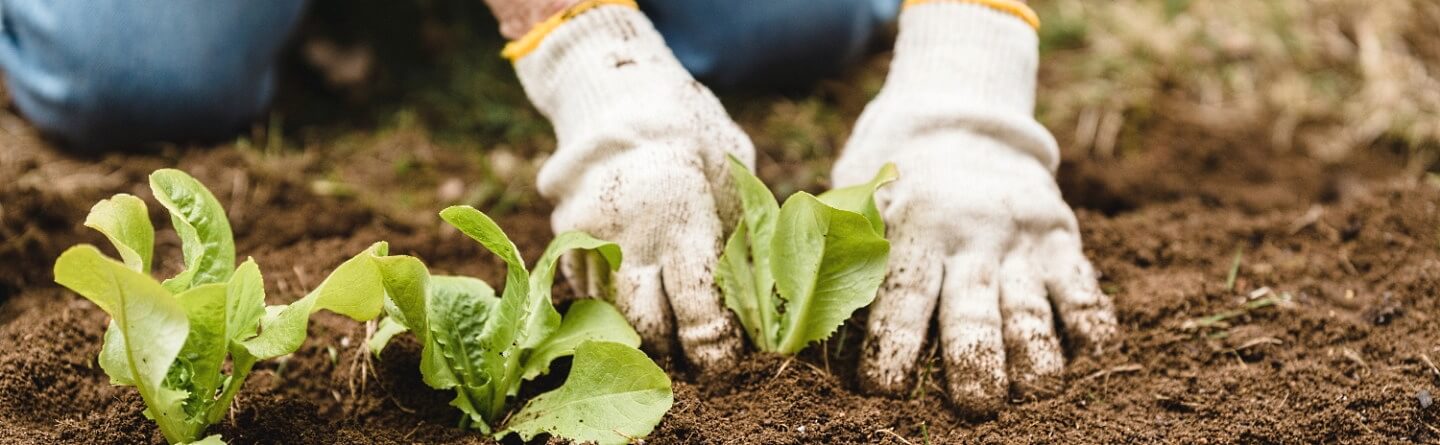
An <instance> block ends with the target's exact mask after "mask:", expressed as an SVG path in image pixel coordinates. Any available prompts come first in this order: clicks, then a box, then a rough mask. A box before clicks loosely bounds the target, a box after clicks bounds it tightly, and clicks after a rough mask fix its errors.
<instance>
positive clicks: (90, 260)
mask: <svg viewBox="0 0 1440 445" xmlns="http://www.w3.org/2000/svg"><path fill="white" fill-rule="evenodd" d="M55 282H56V283H59V284H60V285H62V286H65V287H67V288H70V290H73V291H75V293H78V294H80V295H81V296H83V297H85V298H86V299H88V300H90V301H91V302H93V303H95V305H96V306H99V307H100V309H101V310H104V311H105V312H106V313H108V314H110V317H111V318H112V319H113V320H114V326H115V332H116V333H118V335H116V338H119V339H121V340H122V341H123V344H119V345H116V344H112V345H109V346H108V348H110V349H111V350H112V353H116V354H120V355H123V356H124V367H125V368H127V369H128V372H127V373H126V374H128V375H127V376H126V377H127V378H126V380H128V381H129V382H130V383H132V384H134V385H135V388H136V389H137V390H139V392H140V397H141V398H142V399H144V400H145V406H146V414H147V416H149V417H150V418H152V419H154V420H155V422H156V423H157V424H158V425H159V426H160V431H161V432H162V433H163V434H164V435H165V438H166V440H169V441H170V442H172V443H178V442H184V441H187V440H191V439H193V438H194V437H193V434H194V433H195V431H193V430H194V428H193V427H191V426H190V425H187V424H186V423H185V421H186V419H187V417H188V416H187V415H186V413H185V411H184V409H183V407H182V403H183V401H184V398H185V393H184V392H181V391H176V390H173V389H169V388H165V387H164V386H163V382H164V381H165V377H166V375H167V374H168V372H169V369H170V365H171V363H173V362H174V361H175V358H176V357H177V356H178V355H179V353H180V350H181V348H182V347H183V346H184V345H185V338H186V335H187V333H188V331H189V329H190V323H189V322H188V321H187V320H186V317H185V309H184V308H183V307H182V306H181V304H180V302H179V301H178V300H177V299H176V298H175V297H174V296H172V295H171V293H170V292H169V291H168V290H166V289H165V288H164V287H163V286H161V285H160V283H157V282H155V280H154V279H153V278H150V277H149V276H148V275H145V274H144V273H141V272H138V271H136V270H134V269H131V268H129V267H128V266H126V265H124V264H122V263H120V262H118V261H115V260H112V259H109V258H106V257H105V256H104V255H103V254H101V253H100V250H99V249H96V248H95V246H91V245H80V246H75V247H71V248H70V249H68V250H66V251H65V252H64V253H62V254H60V258H59V259H57V260H56V261H55Z"/></svg>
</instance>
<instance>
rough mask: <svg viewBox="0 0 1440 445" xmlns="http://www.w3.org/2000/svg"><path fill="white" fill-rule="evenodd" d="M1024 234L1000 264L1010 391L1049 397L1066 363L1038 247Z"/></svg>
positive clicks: (1001, 298)
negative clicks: (1040, 263) (1057, 334)
mask: <svg viewBox="0 0 1440 445" xmlns="http://www.w3.org/2000/svg"><path fill="white" fill-rule="evenodd" d="M1027 238H1028V236H1026V235H1021V239H1020V240H1019V241H1020V243H1019V245H1018V246H1016V248H1015V249H1013V250H1011V251H1010V253H1009V254H1008V255H1006V256H1005V259H1004V260H1003V261H1002V262H1001V263H1000V277H999V279H1000V323H1001V326H1003V331H1002V332H1003V333H1004V334H1003V335H1004V338H1005V365H1006V374H1007V375H1008V376H1009V380H1010V388H1011V390H1012V392H1014V393H1015V394H1016V395H1018V396H1021V397H1027V396H1031V395H1042V396H1043V395H1046V394H1049V393H1052V392H1053V391H1054V390H1055V389H1056V388H1057V382H1055V381H1053V379H1054V378H1055V377H1056V376H1057V375H1058V374H1059V373H1060V371H1062V370H1063V369H1064V367H1065V357H1064V355H1063V353H1062V352H1061V351H1060V340H1059V339H1058V338H1056V337H1055V320H1054V316H1053V314H1051V311H1050V301H1049V300H1048V299H1047V298H1046V295H1045V283H1044V281H1042V278H1043V276H1042V275H1041V274H1040V268H1039V267H1038V266H1039V263H1038V262H1037V261H1035V260H1037V259H1038V258H1036V257H1035V256H1036V255H1043V254H1044V252H1037V251H1035V250H1034V249H1033V248H1032V246H1031V245H1030V244H1032V242H1031V241H1030V240H1029V239H1027Z"/></svg>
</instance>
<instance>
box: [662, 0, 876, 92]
mask: <svg viewBox="0 0 1440 445" xmlns="http://www.w3.org/2000/svg"><path fill="white" fill-rule="evenodd" d="M640 3H641V9H643V10H644V11H645V13H646V14H647V15H648V16H650V18H651V21H653V22H655V27H656V28H657V29H659V30H660V33H661V34H662V35H664V36H665V42H666V43H667V44H669V45H670V48H671V49H672V50H674V51H675V55H676V56H677V57H679V58H680V62H681V63H683V64H685V67H686V68H688V69H689V70H690V72H691V73H692V74H694V75H695V76H696V77H698V78H700V79H702V80H705V81H706V82H707V83H710V84H711V85H712V86H720V87H725V86H738V85H773V84H781V85H783V84H793V83H797V82H806V81H810V80H813V79H815V78H817V77H820V76H824V75H828V74H831V73H833V72H835V71H837V70H838V69H840V68H842V67H844V66H845V65H847V64H849V63H852V62H854V61H856V60H857V59H858V58H859V57H860V56H861V55H863V53H864V51H865V49H866V47H867V45H868V44H869V42H870V40H871V38H873V37H874V35H875V32H876V30H878V29H880V28H881V27H882V26H883V25H884V24H886V23H888V22H890V21H892V20H894V19H895V16H896V14H898V11H899V8H900V0H652V1H644V0H642V1H641V2H640Z"/></svg>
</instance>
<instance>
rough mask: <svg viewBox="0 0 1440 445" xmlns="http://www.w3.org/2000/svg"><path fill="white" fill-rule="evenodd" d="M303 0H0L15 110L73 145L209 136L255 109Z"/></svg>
mask: <svg viewBox="0 0 1440 445" xmlns="http://www.w3.org/2000/svg"><path fill="white" fill-rule="evenodd" d="M305 4H306V2H305V1H303V0H0V72H3V74H4V77H5V81H6V85H7V87H8V90H9V91H10V95H11V96H12V97H13V100H14V103H15V106H16V107H17V108H18V109H19V110H20V112H21V114H23V115H24V116H25V117H26V118H28V119H29V120H30V121H31V122H32V123H34V124H35V126H37V127H39V128H40V130H41V131H42V132H44V133H46V134H47V135H49V136H51V137H54V138H56V139H59V141H60V142H62V143H64V144H66V145H69V146H71V147H75V148H80V149H87V150H88V149H104V148H119V147H127V146H133V145H139V144H144V143H149V142H158V141H196V140H214V139H218V138H222V137H226V136H229V135H232V134H233V132H235V131H236V130H238V129H241V128H243V127H244V126H246V125H247V124H248V123H249V122H250V121H251V120H252V119H254V118H255V117H257V115H259V114H260V113H262V112H263V110H264V109H265V107H266V105H267V104H268V102H269V100H270V96H271V95H272V94H273V90H274V83H275V65H276V58H277V55H278V53H279V52H280V50H281V47H282V45H284V43H285V41H286V39H287V38H288V37H289V35H290V32H291V30H292V29H293V28H294V27H295V26H296V24H297V23H298V22H299V19H300V16H301V14H302V13H303V12H304V9H305Z"/></svg>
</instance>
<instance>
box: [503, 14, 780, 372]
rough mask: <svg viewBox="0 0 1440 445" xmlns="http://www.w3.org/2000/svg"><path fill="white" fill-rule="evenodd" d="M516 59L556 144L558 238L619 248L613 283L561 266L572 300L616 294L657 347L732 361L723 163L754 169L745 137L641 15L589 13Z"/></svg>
mask: <svg viewBox="0 0 1440 445" xmlns="http://www.w3.org/2000/svg"><path fill="white" fill-rule="evenodd" d="M580 7H587V5H581V6H580ZM573 12H574V10H572V11H570V12H567V15H568V14H571V13H573ZM526 41H527V40H526V39H522V40H520V41H517V44H522V43H523V42H526ZM528 41H530V42H534V40H533V39H531V40H528ZM507 51H508V53H509V54H511V55H512V56H518V60H517V61H516V64H515V65H516V71H517V72H518V73H519V77H520V81H521V82H522V83H523V84H524V85H525V91H526V93H527V94H529V96H530V99H531V102H533V103H534V104H535V106H536V107H537V108H539V110H540V111H541V112H542V113H544V114H545V115H546V116H547V117H548V118H550V121H551V123H552V124H554V127H555V132H556V136H557V139H558V143H559V144H558V145H559V147H558V148H557V149H556V151H555V155H554V156H553V157H551V158H550V159H549V160H548V161H547V162H546V163H545V166H544V167H543V168H542V169H541V171H540V177H539V181H538V184H539V188H540V193H541V195H543V196H545V197H546V198H548V199H551V200H552V201H554V202H555V203H556V208H555V212H554V213H553V215H552V216H551V222H552V225H553V226H554V229H555V231H556V232H560V231H564V230H571V229H578V230H583V231H586V232H588V233H590V234H591V235H594V236H596V237H599V238H601V239H606V240H610V241H614V242H616V243H618V244H620V247H621V248H622V249H623V250H624V261H623V262H622V265H621V267H620V270H619V272H618V273H617V274H615V276H614V282H613V283H608V281H609V280H608V278H609V274H608V273H605V272H607V271H605V270H604V269H601V268H599V266H598V264H596V263H594V262H591V261H586V259H585V257H584V256H578V255H577V256H571V257H566V258H565V259H563V260H562V261H563V262H562V264H561V267H562V272H564V273H565V275H566V277H567V278H568V279H569V280H570V282H571V283H572V285H574V287H575V288H576V290H577V292H578V293H581V294H582V295H584V296H592V297H594V296H602V295H601V294H604V293H605V292H604V291H605V290H606V288H607V287H609V285H613V290H614V291H615V292H614V293H615V295H614V298H615V303H616V306H617V307H618V308H619V309H620V311H621V312H622V313H624V314H625V316H626V317H627V318H628V319H629V320H630V322H631V324H633V325H634V326H635V328H636V330H637V331H639V332H640V335H641V337H642V338H643V340H644V343H645V346H646V347H647V348H648V349H650V350H651V351H654V352H657V353H660V354H661V355H665V354H667V353H669V352H670V351H673V350H674V349H675V348H674V342H675V336H676V335H675V333H677V332H678V338H679V343H680V346H682V347H683V349H684V352H685V355H686V357H687V358H688V359H689V360H690V362H692V363H695V364H698V365H701V366H705V365H710V364H714V363H719V362H722V361H726V360H731V359H734V358H735V357H737V356H738V353H739V350H740V341H739V330H738V329H737V324H736V323H735V322H734V319H733V317H732V315H731V314H730V312H729V311H728V310H726V309H725V308H724V306H723V305H722V300H721V297H720V293H719V291H718V289H717V288H716V286H715V279H714V270H715V264H716V260H717V258H718V257H719V255H720V250H721V246H722V243H723V240H724V236H725V234H727V233H729V231H730V230H732V229H733V228H734V224H735V221H737V218H738V215H739V200H738V198H737V197H736V196H735V195H734V185H732V184H731V179H730V175H729V172H728V167H727V161H726V155H727V154H731V155H734V156H736V157H737V158H739V159H741V160H742V161H743V162H745V163H746V164H753V162H754V161H753V160H754V156H755V154H754V151H755V150H754V148H753V146H752V145H751V143H750V140H749V139H748V138H747V137H746V136H745V134H744V133H743V132H742V131H741V130H740V128H739V127H738V126H736V125H735V123H734V122H733V121H731V120H730V118H729V117H728V116H727V115H726V114H725V110H724V108H723V107H722V106H721V105H720V102H719V100H717V99H716V98H715V96H714V95H713V94H711V93H710V91H709V90H708V89H706V88H705V87H704V86H703V85H701V84H700V83H699V82H696V81H695V80H694V79H693V78H691V77H690V74H689V73H688V72H686V71H685V69H684V68H683V67H682V66H681V65H680V62H679V61H677V60H676V59H675V56H674V55H673V54H672V53H671V52H670V50H669V49H668V48H667V47H666V46H665V43H664V42H663V41H662V39H661V37H660V35H659V34H658V33H657V32H656V31H655V28H654V27H653V26H652V25H651V24H650V21H649V20H648V19H646V18H645V16H644V15H643V14H641V13H640V12H639V11H637V10H636V9H634V8H633V6H624V5H602V6H598V7H595V8H594V9H589V10H587V11H585V12H583V13H580V14H578V15H573V17H572V18H571V19H570V20H569V21H567V22H565V23H564V24H562V25H560V26H559V27H556V28H555V29H554V30H553V31H552V32H550V33H549V34H548V35H546V36H544V37H543V40H541V41H540V42H539V44H538V45H537V46H534V48H533V51H531V52H529V53H526V52H525V51H524V50H523V49H516V48H510V49H507Z"/></svg>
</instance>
